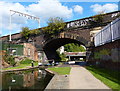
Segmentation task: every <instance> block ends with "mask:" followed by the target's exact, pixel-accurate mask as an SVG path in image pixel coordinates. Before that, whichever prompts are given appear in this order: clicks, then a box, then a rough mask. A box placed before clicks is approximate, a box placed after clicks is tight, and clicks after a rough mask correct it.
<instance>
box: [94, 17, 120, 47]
mask: <svg viewBox="0 0 120 91" xmlns="http://www.w3.org/2000/svg"><path fill="white" fill-rule="evenodd" d="M118 39H120V17H119V18H117V19H116V20H114V21H113V22H111V23H110V24H108V25H107V26H105V27H104V28H103V29H102V30H101V31H100V32H98V33H97V34H95V36H94V44H95V46H100V45H103V44H106V43H109V42H113V41H115V40H118Z"/></svg>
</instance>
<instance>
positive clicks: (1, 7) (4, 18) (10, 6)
mask: <svg viewBox="0 0 120 91" xmlns="http://www.w3.org/2000/svg"><path fill="white" fill-rule="evenodd" d="M10 10H16V11H20V12H25V7H24V6H23V5H21V4H19V3H7V2H3V1H0V17H1V18H0V25H2V30H4V32H5V31H6V33H7V32H8V33H9V31H8V30H9V29H10ZM11 14H14V13H11ZM11 20H12V21H11V22H12V24H11V27H12V31H13V32H16V30H18V29H19V30H20V28H21V24H25V19H24V18H23V17H19V16H18V15H16V14H14V15H12V19H11Z"/></svg>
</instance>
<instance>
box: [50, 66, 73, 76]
mask: <svg viewBox="0 0 120 91" xmlns="http://www.w3.org/2000/svg"><path fill="white" fill-rule="evenodd" d="M48 69H49V70H51V71H54V72H56V73H58V74H59V75H66V74H70V70H71V67H54V68H48Z"/></svg>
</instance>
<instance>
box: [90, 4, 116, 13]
mask: <svg viewBox="0 0 120 91" xmlns="http://www.w3.org/2000/svg"><path fill="white" fill-rule="evenodd" d="M90 8H92V9H93V11H94V12H95V13H100V12H105V13H107V12H112V11H116V10H118V5H117V4H114V3H113V4H109V3H108V4H104V5H100V4H94V5H91V6H90Z"/></svg>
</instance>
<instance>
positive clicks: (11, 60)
mask: <svg viewBox="0 0 120 91" xmlns="http://www.w3.org/2000/svg"><path fill="white" fill-rule="evenodd" d="M3 59H4V60H5V62H7V63H8V64H10V65H11V66H15V64H16V62H15V58H14V56H12V55H7V54H6V55H5V56H4V57H3Z"/></svg>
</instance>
